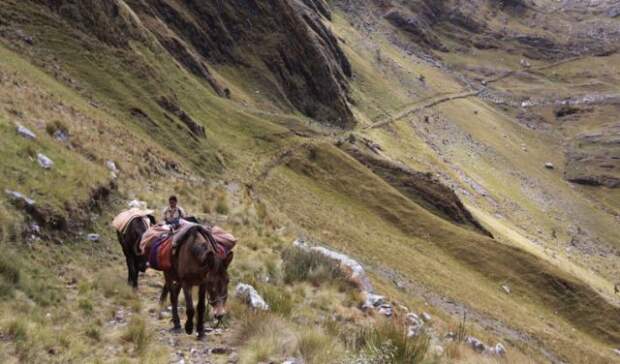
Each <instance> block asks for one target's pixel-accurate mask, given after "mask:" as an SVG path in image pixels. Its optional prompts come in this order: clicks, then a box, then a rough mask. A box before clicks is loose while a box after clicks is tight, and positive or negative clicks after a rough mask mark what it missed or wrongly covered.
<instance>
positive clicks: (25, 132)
mask: <svg viewBox="0 0 620 364" xmlns="http://www.w3.org/2000/svg"><path fill="white" fill-rule="evenodd" d="M17 133H18V134H19V135H21V136H23V137H24V138H26V139H36V138H37V135H36V134H35V133H34V132H32V130H30V129H28V128H26V127H25V126H23V125H22V124H17Z"/></svg>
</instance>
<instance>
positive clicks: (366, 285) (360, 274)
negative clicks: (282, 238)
mask: <svg viewBox="0 0 620 364" xmlns="http://www.w3.org/2000/svg"><path fill="white" fill-rule="evenodd" d="M293 244H294V245H295V246H297V247H299V248H301V249H304V250H312V251H316V252H319V253H321V254H322V255H324V256H325V257H327V258H329V259H332V260H335V261H336V262H337V263H338V264H339V265H340V268H341V269H342V270H343V271H345V273H347V274H348V275H349V279H350V280H351V282H353V283H355V285H357V286H358V287H359V289H361V290H362V291H365V292H372V285H371V284H370V280H369V279H368V277H367V276H366V272H365V271H364V268H363V267H362V265H361V264H360V263H358V262H357V261H356V260H355V259H352V258H351V257H349V256H347V255H345V254H342V253H338V252H335V251H333V250H329V249H327V248H324V247H321V246H309V245H307V244H306V243H305V242H304V241H303V240H300V239H297V240H295V241H294V242H293Z"/></svg>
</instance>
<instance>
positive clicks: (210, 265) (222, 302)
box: [160, 225, 234, 339]
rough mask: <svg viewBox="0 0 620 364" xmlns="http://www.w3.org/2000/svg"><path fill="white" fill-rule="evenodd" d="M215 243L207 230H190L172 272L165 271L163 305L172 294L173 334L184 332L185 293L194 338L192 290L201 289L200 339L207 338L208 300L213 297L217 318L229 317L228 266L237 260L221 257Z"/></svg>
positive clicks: (187, 328) (227, 255)
mask: <svg viewBox="0 0 620 364" xmlns="http://www.w3.org/2000/svg"><path fill="white" fill-rule="evenodd" d="M215 244H216V243H215V241H214V240H213V237H212V236H211V235H210V232H208V231H206V230H205V229H204V227H202V226H199V225H196V226H194V227H192V228H190V229H189V230H188V231H187V234H185V236H184V237H182V238H181V239H180V241H179V242H178V244H177V248H176V249H177V251H176V254H174V255H173V259H172V269H171V270H169V271H164V278H165V284H164V287H163V290H162V295H161V300H160V303H161V301H163V300H164V299H165V296H166V292H167V291H169V292H170V303H171V305H172V323H173V325H174V326H173V328H172V329H173V331H179V330H180V329H181V321H180V319H179V313H178V309H177V307H178V302H179V293H180V291H181V288H182V289H183V295H184V296H185V305H186V308H185V312H186V315H187V320H186V322H185V332H186V333H187V334H188V335H191V334H192V332H193V330H194V313H195V311H194V304H193V298H192V287H194V286H198V305H197V306H198V307H197V309H198V317H197V322H196V331H197V333H198V339H201V338H203V337H204V321H205V319H204V316H205V310H206V304H205V298H206V295H207V294H208V295H209V304H210V305H211V307H213V315H214V317H215V318H216V319H218V320H221V319H222V318H223V317H224V315H225V314H226V300H227V298H228V282H229V278H228V271H227V270H228V266H229V265H230V263H231V262H232V260H233V257H234V254H233V252H232V251H229V252H226V253H224V254H222V255H221V254H220V253H219V252H218V251H216V247H215Z"/></svg>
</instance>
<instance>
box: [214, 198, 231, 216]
mask: <svg viewBox="0 0 620 364" xmlns="http://www.w3.org/2000/svg"><path fill="white" fill-rule="evenodd" d="M229 211H230V209H229V208H228V202H227V201H226V195H220V197H219V198H218V199H217V204H216V205H215V212H217V213H218V214H220V215H228V212H229Z"/></svg>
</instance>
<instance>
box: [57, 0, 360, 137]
mask: <svg viewBox="0 0 620 364" xmlns="http://www.w3.org/2000/svg"><path fill="white" fill-rule="evenodd" d="M45 3H46V5H48V6H49V7H50V8H51V9H52V10H53V11H55V12H57V13H58V14H60V15H61V16H62V17H63V18H64V19H66V20H67V21H68V22H70V23H71V24H72V26H74V27H76V28H78V29H80V30H82V31H84V32H86V33H88V34H91V35H94V36H95V37H97V38H98V39H99V40H101V41H103V42H105V43H106V44H108V45H111V46H114V47H128V46H129V43H130V41H141V42H146V43H149V42H152V41H153V39H156V41H157V42H158V43H160V44H161V45H162V46H163V47H164V48H165V49H166V50H167V51H168V52H169V53H170V54H171V55H172V56H173V57H174V58H175V59H176V60H177V61H178V62H179V63H180V64H182V65H183V66H184V67H185V68H187V69H188V70H189V71H190V72H192V73H194V74H196V75H198V76H200V77H202V78H204V79H206V80H207V81H208V82H209V84H210V85H211V86H212V88H213V90H214V91H215V92H216V93H217V94H218V95H220V96H226V95H228V92H227V91H226V90H225V88H224V87H223V86H222V85H221V84H220V83H218V81H217V80H216V78H215V77H214V76H213V74H212V72H211V71H210V70H209V68H210V65H233V66H239V67H245V68H248V69H249V71H250V72H252V73H253V74H256V75H258V77H262V78H263V79H264V81H265V82H269V83H271V84H273V83H275V85H274V86H275V87H274V88H275V89H276V90H271V92H275V93H277V95H276V96H277V97H278V98H282V99H283V103H284V104H287V105H289V106H290V107H291V108H294V109H297V110H298V111H300V112H301V113H303V114H304V115H306V116H308V117H311V118H314V119H316V120H318V121H320V122H324V123H326V124H329V125H332V126H338V127H343V128H348V127H351V126H353V125H354V124H355V120H354V118H353V114H352V112H351V110H350V108H349V105H348V101H347V93H348V78H349V77H351V66H350V64H349V61H348V60H347V58H346V56H345V55H344V53H343V51H342V50H341V48H340V46H339V45H338V41H337V39H336V37H335V36H334V35H333V33H332V32H331V30H330V29H329V28H328V26H327V25H326V24H327V23H328V22H329V18H330V16H331V13H330V11H329V8H328V6H327V4H326V3H325V2H323V1H322V0H305V1H296V0H272V1H242V0H233V1H226V2H212V1H209V2H203V1H184V2H179V1H172V0H146V1H134V0H128V1H121V0H114V1H106V2H100V1H94V0H86V1H74V0H48V1H47V2H45Z"/></svg>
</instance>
